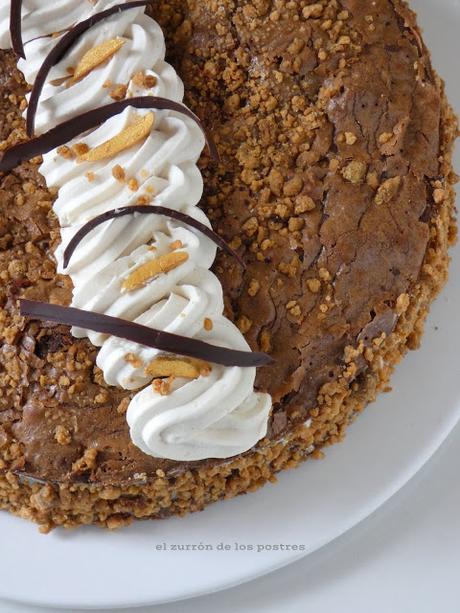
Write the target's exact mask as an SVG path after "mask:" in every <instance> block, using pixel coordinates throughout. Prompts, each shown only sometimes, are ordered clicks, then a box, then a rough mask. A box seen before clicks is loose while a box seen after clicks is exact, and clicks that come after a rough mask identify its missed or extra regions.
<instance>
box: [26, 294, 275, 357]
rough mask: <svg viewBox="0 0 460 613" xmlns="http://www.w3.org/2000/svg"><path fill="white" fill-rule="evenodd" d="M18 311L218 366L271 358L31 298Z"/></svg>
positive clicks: (41, 319)
mask: <svg viewBox="0 0 460 613" xmlns="http://www.w3.org/2000/svg"><path fill="white" fill-rule="evenodd" d="M20 312H21V315H22V316H23V317H30V318H31V319H37V320H40V321H45V322H46V321H49V322H54V323H58V324H63V325H68V326H76V327H78V328H83V329H86V330H92V331H94V332H99V333H101V334H109V335H111V336H116V337H118V338H124V339H126V340H128V341H131V342H133V343H137V344H139V345H144V346H146V347H153V348H155V349H158V350H160V351H164V352H166V353H172V354H175V355H183V356H187V357H190V358H197V359H200V360H205V361H206V362H212V363H214V364H220V365H222V366H239V367H241V368H249V367H260V366H266V365H268V364H271V363H273V358H271V357H270V356H269V355H267V354H266V353H260V352H252V351H237V350H235V349H227V348H225V347H218V346H216V345H210V344H209V343H205V342H203V341H199V340H196V339H194V338H188V337H186V336H180V335H178V334H171V333H170V332H164V331H162V330H156V329H154V328H149V327H147V326H142V325H140V324H136V323H134V322H131V321H127V320H124V319H119V318H118V317H110V316H108V315H101V314H100V313H92V312H91V311H84V310H82V309H75V308H72V307H64V306H59V305H56V304H48V303H46V302H36V301H34V300H20Z"/></svg>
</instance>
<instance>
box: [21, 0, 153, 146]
mask: <svg viewBox="0 0 460 613" xmlns="http://www.w3.org/2000/svg"><path fill="white" fill-rule="evenodd" d="M152 2H153V0H141V1H139V2H126V3H124V4H117V5H116V6H112V7H111V8H109V9H106V10H105V11H101V12H100V13H96V14H95V15H91V17H89V18H88V19H85V20H84V21H81V22H80V23H77V24H76V25H75V26H73V28H71V29H70V30H69V31H68V32H67V33H66V34H64V36H63V37H62V38H61V40H60V41H59V42H58V43H57V44H56V46H55V47H53V49H51V51H50V52H49V54H48V55H47V56H46V58H45V60H44V62H43V64H42V65H41V66H40V70H39V71H38V73H37V77H36V79H35V83H34V86H33V88H32V92H31V94H30V100H29V105H28V107H27V119H26V128H27V136H29V138H32V136H33V135H34V131H35V116H36V114H37V107H38V101H39V99H40V94H41V93H42V90H43V87H44V85H45V82H46V77H47V76H48V74H49V72H50V70H51V68H53V66H55V65H56V64H58V63H59V62H60V61H61V60H62V58H63V57H64V56H65V54H66V53H67V52H68V51H69V50H70V49H71V48H72V46H73V45H74V43H75V42H76V41H77V40H78V39H79V38H80V36H82V35H83V34H84V33H85V32H86V31H87V30H89V29H90V28H92V27H93V26H95V25H96V24H98V23H99V22H101V21H103V20H104V19H107V18H108V17H111V16H112V15H115V14H116V13H121V12H122V11H127V10H129V9H133V8H137V7H141V6H147V5H148V4H151V3H152Z"/></svg>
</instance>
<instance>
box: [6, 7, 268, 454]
mask: <svg viewBox="0 0 460 613" xmlns="http://www.w3.org/2000/svg"><path fill="white" fill-rule="evenodd" d="M35 4H37V8H35ZM39 4H40V3H39V2H38V0H37V2H32V1H31V0H30V1H29V2H27V0H26V1H25V11H26V16H25V18H24V26H25V36H24V39H25V40H26V41H27V40H30V39H32V38H35V37H37V36H44V35H45V34H47V33H49V32H54V31H57V30H62V29H64V28H66V27H69V25H71V23H73V22H74V21H77V20H81V19H82V18H86V17H88V16H89V15H90V14H91V13H92V12H98V11H100V10H103V9H105V8H108V7H109V6H112V5H113V4H117V2H101V1H100V2H98V3H97V4H96V6H95V7H94V6H93V5H91V6H90V7H86V6H85V7H84V9H81V5H79V7H80V10H79V11H78V15H76V14H75V13H76V11H75V3H74V2H72V1H70V0H69V1H67V2H64V1H62V0H61V1H58V2H55V3H54V5H53V6H55V10H54V11H53V10H52V9H49V10H48V11H46V10H45V9H42V8H41V9H40V10H39V9H38V5H39ZM89 4H90V3H89ZM66 6H67V9H68V11H67V15H66V10H65V8H66ZM4 13H5V11H4V10H3V9H0V44H1V46H10V43H9V37H8V36H7V34H5V21H6V20H7V15H5V14H4ZM112 39H121V40H122V41H123V45H122V46H121V48H120V49H119V50H118V51H117V52H116V53H115V54H114V55H113V56H112V57H111V58H110V59H108V61H106V62H105V63H103V64H102V65H100V66H98V67H97V68H95V69H94V70H92V71H91V72H90V74H88V75H87V76H86V77H85V78H84V79H82V80H80V81H77V82H76V83H73V84H72V85H71V86H70V87H69V84H68V83H62V77H63V76H65V75H66V74H69V68H70V67H73V68H74V67H75V66H77V65H78V62H79V61H80V59H81V58H82V57H83V56H84V54H85V53H86V52H87V51H88V50H90V49H93V48H94V47H96V46H97V45H100V44H101V43H103V42H104V41H107V40H112ZM55 43H56V39H50V38H37V39H36V40H32V41H31V42H29V43H28V44H26V47H25V49H26V56H27V57H28V58H30V59H27V60H21V62H20V68H21V70H23V72H24V74H25V77H26V79H27V80H28V81H29V82H30V83H32V82H33V81H34V79H35V77H36V74H37V71H38V69H39V67H40V65H41V63H42V61H43V60H44V58H45V57H46V55H47V54H48V52H49V50H50V49H51V47H52V45H54V44H55ZM164 55H165V43H164V37H163V34H162V31H161V29H160V27H159V26H158V24H156V23H155V22H154V21H153V20H151V19H150V18H148V17H147V16H146V15H144V9H131V10H128V11H126V12H124V13H120V14H117V15H115V16H113V17H111V18H109V19H107V20H104V21H103V22H101V23H100V24H98V25H97V26H95V27H93V28H91V29H90V30H89V31H88V32H87V33H85V34H84V35H83V36H82V37H81V38H80V39H79V41H78V43H77V44H76V45H75V46H74V47H73V48H72V50H71V52H70V53H69V54H68V55H67V56H66V57H65V58H64V59H63V60H62V61H61V62H60V63H59V64H58V65H57V66H55V67H54V68H53V70H52V71H51V73H50V75H49V77H48V82H47V83H46V85H45V87H44V89H43V94H42V98H41V103H40V105H39V110H38V113H37V117H36V129H37V132H39V133H40V132H43V131H45V130H47V129H49V128H51V127H53V126H55V125H56V124H58V123H60V122H62V121H65V120H67V119H70V118H71V117H74V116H76V115H77V114H80V113H82V112H84V111H86V110H89V109H91V108H96V107H99V106H102V105H104V104H107V103H109V102H111V101H113V100H112V98H111V97H110V91H111V85H112V84H113V85H117V84H122V85H125V86H127V90H126V96H127V97H131V96H138V95H157V96H162V97H167V98H169V99H171V100H174V101H181V100H182V98H183V85H182V82H181V80H180V79H179V77H178V76H177V74H176V73H175V71H174V70H173V68H172V67H171V66H170V65H169V64H167V63H166V62H165V60H164ZM138 73H143V74H144V75H146V76H149V77H153V79H148V80H144V82H145V83H148V84H149V86H148V87H147V86H146V85H144V84H141V85H139V80H138V79H135V78H134V75H136V74H138ZM53 82H54V83H59V82H61V84H57V85H56V84H53ZM148 112H151V111H148V110H135V109H133V108H132V107H128V108H127V109H126V110H125V111H123V112H122V113H120V114H119V115H117V116H114V117H112V118H111V119H109V120H108V121H107V122H105V123H104V124H103V125H102V126H100V127H99V128H97V129H95V130H93V131H91V132H89V133H87V134H84V135H82V136H81V137H79V138H78V139H75V141H73V142H71V143H68V147H69V149H70V150H72V147H74V146H75V145H81V144H83V145H84V146H86V147H88V148H89V150H93V149H94V148H96V147H98V146H99V145H101V144H102V143H105V142H107V141H108V140H109V139H111V138H113V137H115V136H116V135H117V134H120V133H121V132H122V131H123V130H124V129H125V128H127V127H128V126H130V125H132V124H133V122H135V121H136V120H137V119H138V118H139V116H142V115H145V114H146V113H148ZM204 144H205V141H204V137H203V134H202V132H201V130H200V128H199V127H198V126H197V125H196V123H195V122H194V121H193V120H191V119H189V118H188V117H185V116H184V115H182V114H179V113H175V112H171V111H158V112H155V122H154V126H153V129H152V131H151V133H150V134H149V135H148V136H147V137H146V138H145V139H144V140H143V141H142V142H140V143H138V144H137V145H135V146H133V147H130V148H129V149H126V150H124V151H122V152H120V153H118V154H116V155H115V156H113V157H112V158H111V159H110V160H107V159H104V160H101V161H98V162H81V163H78V162H77V161H76V160H75V159H72V158H71V157H65V156H63V155H61V154H60V153H59V152H58V151H52V152H50V153H49V154H47V155H45V156H44V161H43V164H42V166H41V168H40V172H41V173H42V174H43V176H44V177H45V179H46V181H47V184H48V186H49V187H52V188H57V189H58V190H59V192H58V198H57V200H56V202H55V205H54V211H55V213H56V215H57V217H58V219H59V222H60V225H61V235H62V244H61V246H60V247H59V248H58V249H57V251H56V259H57V262H58V270H59V272H61V273H63V274H68V275H70V277H71V278H72V281H73V285H74V292H73V301H72V306H75V307H77V308H82V309H86V310H89V311H93V312H98V313H104V314H107V315H112V316H115V317H121V318H124V319H127V320H130V321H134V322H136V323H140V324H143V325H146V326H149V327H152V328H156V329H161V330H165V331H168V332H173V333H177V334H182V335H184V336H188V337H194V338H197V339H200V340H204V341H206V342H208V343H211V344H214V345H219V346H223V347H229V348H233V349H239V350H249V346H248V344H247V343H246V341H245V339H244V337H243V336H242V334H241V333H240V331H239V330H238V329H237V328H236V327H235V326H234V324H232V323H231V322H230V321H229V320H227V319H226V318H225V317H224V316H223V308H224V305H223V296H222V287H221V284H220V282H219V281H218V279H217V278H216V277H215V275H214V274H213V273H212V272H211V271H210V270H209V269H210V268H211V266H212V264H213V262H214V259H215V255H216V246H215V245H214V243H212V241H210V240H209V239H208V238H206V237H205V236H203V235H201V234H200V233H198V232H197V231H195V230H193V229H191V228H190V227H187V226H184V225H183V224H181V223H179V222H176V221H172V220H170V219H167V218H164V217H160V216H148V218H147V219H146V218H145V216H136V215H134V216H132V217H129V218H126V217H125V218H120V219H114V220H111V221H109V222H106V223H105V224H103V225H101V226H99V227H98V228H97V229H96V230H95V231H93V232H92V233H91V234H89V235H88V236H86V237H85V238H84V240H83V241H82V242H81V243H80V244H79V246H78V248H77V250H76V252H75V253H74V255H73V257H72V260H71V262H70V265H69V266H68V268H66V269H64V268H63V251H64V249H65V246H66V245H67V244H68V242H69V241H70V240H71V238H72V237H73V236H74V235H75V233H76V232H77V231H78V229H79V228H80V227H81V226H82V225H83V224H84V223H86V222H87V221H88V220H90V219H92V218H94V217H95V216H96V215H99V214H101V213H104V212H106V211H108V210H111V209H114V208H118V207H121V206H126V205H130V204H137V203H138V202H140V201H142V202H144V203H154V204H157V205H163V206H167V207H169V208H172V209H176V210H180V211H182V212H184V213H186V214H188V215H190V216H192V217H194V218H196V219H197V220H199V221H201V222H202V223H205V224H207V225H208V226H209V227H210V223H209V220H208V219H207V217H206V216H205V214H204V213H203V212H202V211H201V210H200V209H199V208H198V207H197V206H196V205H197V203H198V202H199V200H200V198H201V196H202V192H203V181H202V177H201V173H200V172H199V169H198V167H197V161H198V159H199V156H200V154H201V152H202V150H203V147H204ZM115 168H120V169H122V170H123V174H124V179H123V180H120V177H117V175H116V172H115ZM175 251H178V252H180V253H181V254H185V255H183V258H182V259H183V261H181V263H180V264H179V265H178V266H176V267H174V268H173V269H171V270H168V271H167V272H163V273H161V274H158V275H156V276H154V277H153V278H152V279H150V280H149V281H148V282H147V283H146V284H143V285H140V286H139V287H135V288H134V289H131V290H129V291H128V290H127V289H126V281H127V280H128V279H129V278H130V277H131V276H132V274H133V273H134V272H135V271H136V270H137V269H138V268H139V267H140V266H142V265H146V264H148V263H150V262H152V261H153V260H156V259H157V258H161V257H165V256H167V255H168V254H171V252H175ZM205 321H207V322H211V325H210V326H205V325H204V322H205ZM73 334H74V335H75V336H77V337H88V338H89V339H90V341H91V342H92V343H93V344H94V345H95V346H98V347H100V351H99V354H98V358H97V364H98V366H99V367H100V368H101V370H102V371H103V373H104V377H105V379H106V381H107V383H109V384H110V385H118V386H121V387H123V388H125V389H128V390H137V389H140V388H144V389H142V391H140V392H138V393H137V394H136V395H135V396H134V398H133V400H132V401H131V403H130V405H129V408H128V413H127V419H128V423H129V426H130V430H131V436H132V439H133V442H134V443H135V444H136V445H137V446H138V447H139V448H140V449H142V450H143V451H144V452H145V453H147V454H149V455H154V456H157V457H166V458H170V459H173V460H178V461H187V460H189V461H191V460H200V459H205V458H210V457H217V458H227V457H230V456H233V455H236V454H238V453H243V452H244V451H247V450H248V449H250V448H251V447H252V446H253V445H254V444H256V443H257V441H258V440H260V439H261V438H262V437H263V436H264V435H265V433H266V429H267V422H268V416H269V412H270V408H271V398H270V396H269V395H268V394H261V393H257V392H255V391H254V381H255V375H256V369H255V368H239V367H232V368H225V367H222V366H219V365H216V364H213V365H212V368H211V372H210V373H209V374H202V375H200V376H199V377H198V378H196V379H193V380H188V379H181V378H175V379H174V381H173V382H172V385H171V389H170V391H169V393H168V394H167V395H161V394H160V393H159V392H158V391H156V388H154V387H153V386H152V385H148V384H149V383H150V382H151V378H152V377H151V375H149V374H148V373H147V371H146V367H147V366H148V365H149V364H150V363H151V362H152V361H153V360H155V358H158V357H160V356H159V352H158V351H157V350H155V349H151V348H147V347H142V346H139V345H136V344H134V343H130V342H128V341H125V340H122V339H118V338H115V337H108V336H106V335H102V334H98V333H95V332H92V331H90V330H81V329H73ZM130 356H131V358H132V356H134V359H131V358H130Z"/></svg>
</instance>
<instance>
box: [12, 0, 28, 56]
mask: <svg viewBox="0 0 460 613" xmlns="http://www.w3.org/2000/svg"><path fill="white" fill-rule="evenodd" d="M21 22H22V0H11V4H10V35H11V46H12V47H13V51H15V53H17V54H18V55H19V56H20V57H22V58H24V59H26V54H25V52H24V44H23V42H22V26H21Z"/></svg>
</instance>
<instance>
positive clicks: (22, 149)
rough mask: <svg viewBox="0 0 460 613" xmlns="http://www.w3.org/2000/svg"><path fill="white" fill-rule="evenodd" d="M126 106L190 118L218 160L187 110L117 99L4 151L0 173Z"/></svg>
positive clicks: (151, 99)
mask: <svg viewBox="0 0 460 613" xmlns="http://www.w3.org/2000/svg"><path fill="white" fill-rule="evenodd" d="M129 106H132V107H134V108H137V109H156V110H169V111H176V112H178V113H182V114H183V115H186V116H187V117H190V119H193V120H194V121H195V122H196V123H197V124H198V125H199V127H200V128H201V129H202V130H203V133H204V135H205V136H206V142H207V144H208V148H209V151H210V154H211V157H212V158H213V159H214V160H216V161H218V160H219V154H218V151H217V147H216V145H215V143H214V142H213V140H212V139H211V138H210V137H209V135H208V134H207V133H206V130H205V128H204V126H203V124H202V123H201V121H200V119H199V118H198V117H197V116H196V115H195V113H193V112H192V111H191V110H190V109H188V108H187V107H186V106H184V105H183V104H180V103H179V102H173V101H172V100H167V99H166V98H158V97H156V96H139V97H137V98H129V99H127V100H121V101H120V102H113V103H111V104H107V105H106V106H101V107H100V108H98V109H93V110H92V111H87V112H86V113H83V115H79V116H78V117H72V119H69V120H67V121H64V122H63V123H60V124H59V125H58V126H56V127H55V128H52V129H51V130H49V131H48V132H45V134H42V135H41V136H37V138H33V139H32V140H29V141H27V142H25V143H21V144H19V145H15V146H14V147H11V148H10V149H7V150H6V151H5V152H4V154H3V155H2V157H1V159H0V171H2V172H8V171H10V170H13V168H16V166H18V165H19V164H21V163H22V162H26V161H28V160H31V159H32V158H34V157H36V156H38V155H42V154H43V153H48V151H51V150H52V149H56V147H60V146H61V145H64V144H66V143H68V142H69V141H71V140H72V139H74V138H75V137H77V136H78V135H79V134H82V133H83V132H87V131H88V130H91V129H93V128H96V127H97V126H99V125H100V124H101V123H104V121H107V119H110V117H113V116H114V115H118V114H119V113H121V112H122V111H124V110H125V109H126V108H127V107H129Z"/></svg>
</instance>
